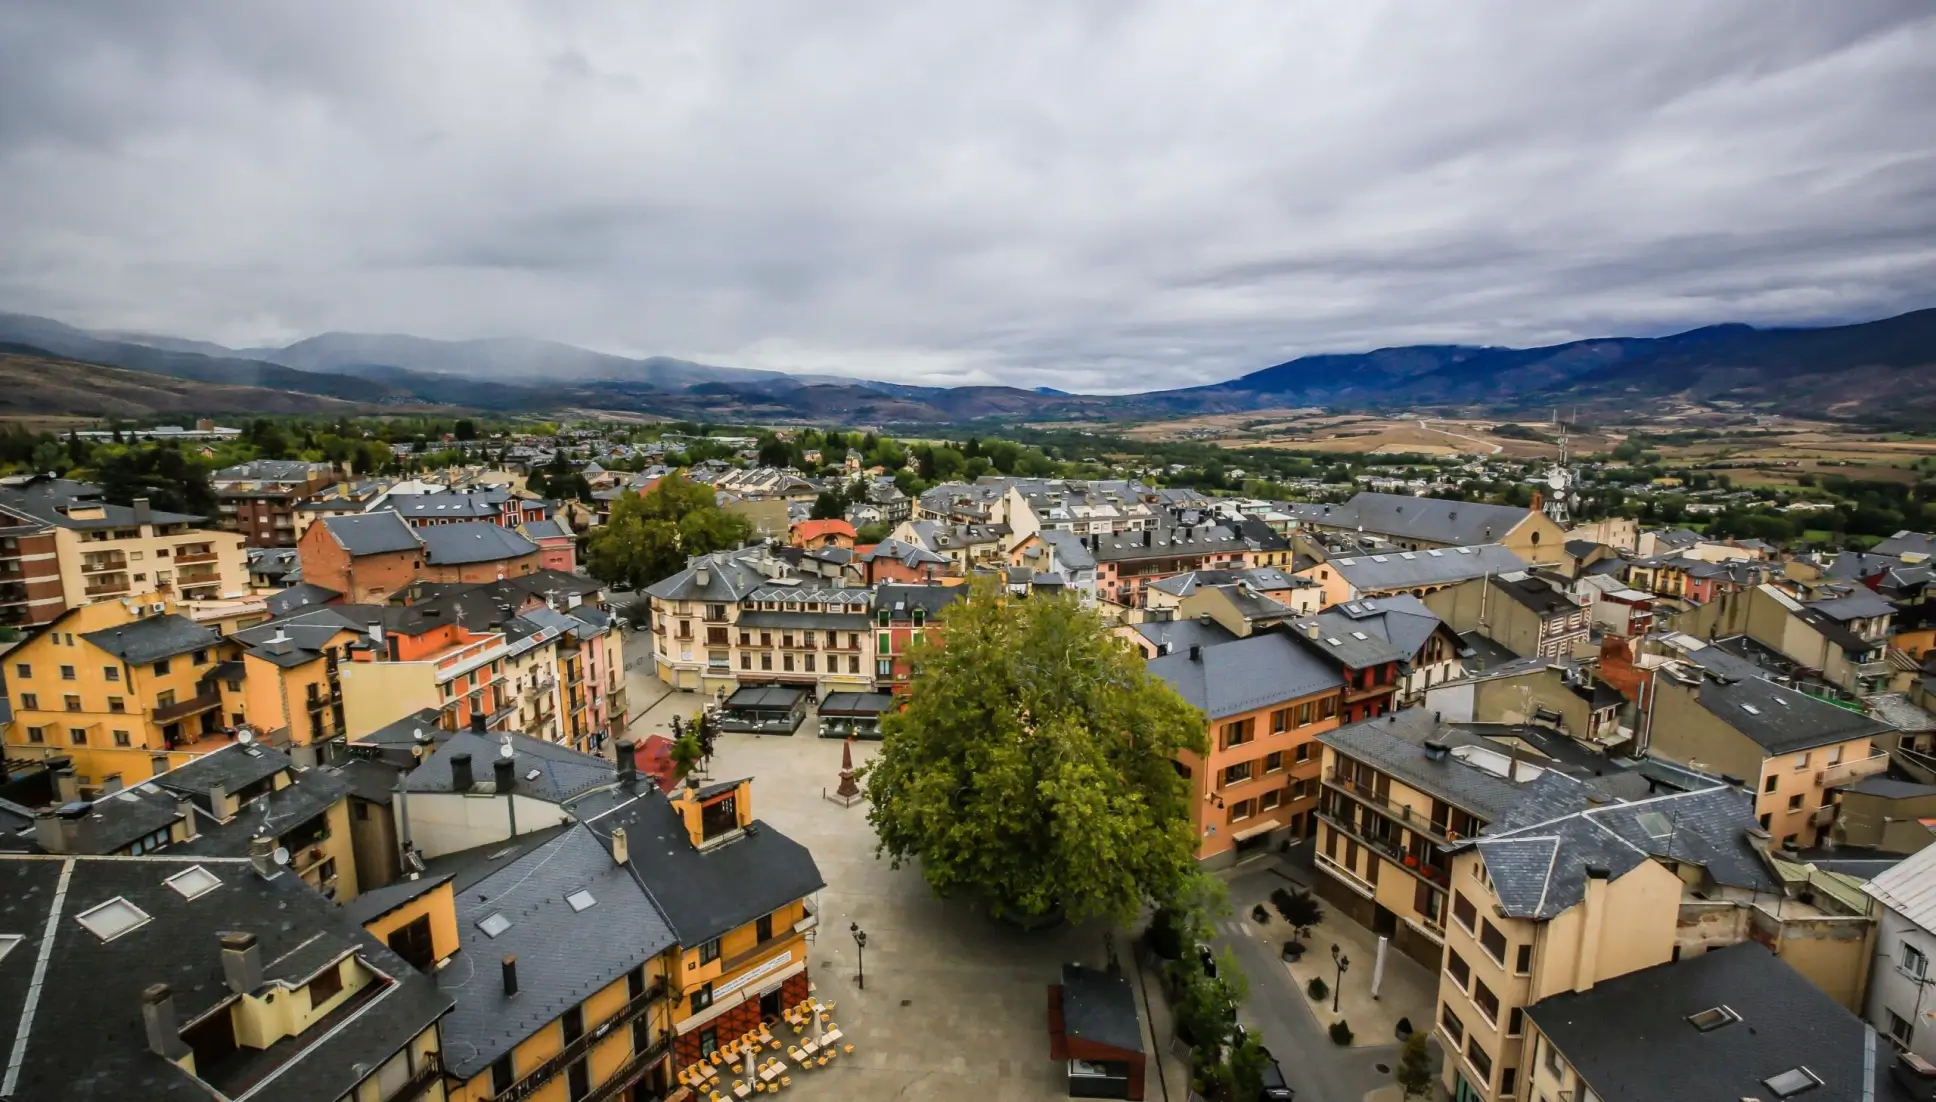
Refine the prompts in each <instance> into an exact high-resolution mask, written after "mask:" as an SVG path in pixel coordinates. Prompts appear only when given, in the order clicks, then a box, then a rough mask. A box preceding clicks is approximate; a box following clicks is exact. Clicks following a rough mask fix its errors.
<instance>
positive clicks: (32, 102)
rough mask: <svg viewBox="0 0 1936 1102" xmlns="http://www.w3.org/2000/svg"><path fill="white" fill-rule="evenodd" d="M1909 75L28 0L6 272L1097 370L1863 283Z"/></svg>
mask: <svg viewBox="0 0 1936 1102" xmlns="http://www.w3.org/2000/svg"><path fill="white" fill-rule="evenodd" d="M1932 102H1936V14H1932V12H1931V9H1930V8H1929V7H1928V6H1927V5H1926V4H1924V3H1921V2H1919V0H1902V2H1887V0H1843V2H1838V3H1835V4H1792V5H1781V6H1770V5H1768V4H1766V3H1764V2H1760V0H1714V2H1710V3H1705V4H1700V5H1685V4H1676V3H1671V2H1667V0H1645V2H1642V0H1599V2H1585V3H1578V4H1571V5H1562V6H1551V5H1527V4H1523V3H1508V2H1504V0H1497V2H1473V3H1466V4H1460V5H1438V6H1428V7H1424V8H1421V7H1419V6H1417V5H1414V4H1409V3H1396V2H1394V3H1359V4H1348V5H1338V4H1322V3H1316V2H1311V3H1284V2H1277V0H1254V2H1242V0H1238V2H1232V3H1227V4H1219V5H1214V6H1211V7H1205V6H1203V5H1193V4H1182V3H1115V2H1110V3H1103V2H1096V3H1067V4H1046V5H1045V4H1040V3H1025V2H1022V0H992V2H990V3H985V4H976V5H960V4H945V3H940V2H939V0H934V2H928V3H921V2H916V3H893V4H890V3H886V2H878V3H876V2H866V3H863V2H853V3H836V4H828V5H773V6H768V7H765V8H760V9H747V8H736V7H732V6H727V5H707V4H699V3H691V4H682V3H673V4H660V5H608V4H593V3H565V4H547V3H535V2H534V3H512V2H508V0H500V2H496V3H470V4H454V3H453V4H448V5H435V4H422V5H419V4H410V5H398V4H392V3H387V2H381V0H363V2H348V3H342V4H331V5H322V4H317V5H267V6H264V5H247V4H233V3H215V2H208V3H182V4H150V3H140V2H132V0H131V2H129V3H126V4H123V5H105V4H103V5H94V4H90V5H75V4H63V3H51V2H50V3H44V4H34V3H19V4H11V5H7V6H6V7H5V8H4V9H0V240H4V241H6V242H7V244H8V247H7V248H6V249H4V250H0V309H14V310H24V311H31V312H39V313H47V314H51V315H54V316H57V317H61V318H63V319H64V320H69V321H72V322H74V323H77V324H83V325H94V326H101V327H116V328H130V329H149V330H161V331H167V332H173V333H179V334H181V335H184V336H193V337H205V338H210V339H220V340H224V341H227V342H230V343H253V342H255V341H257V340H263V339H276V340H288V339H293V338H295V337H298V336H302V335H306V334H309V333H313V332H317V331H321V330H325V329H352V330H374V331H406V332H414V333H419V334H422V335H426V336H440V337H471V336H489V335H528V336H539V337H548V338H554V339H558V340H565V341H571V342H574V343H578V344H583V345H587V346H590V347H595V348H600V349H606V350H610V351H617V352H626V353H634V354H652V353H663V354H668V355H677V356H686V357H691V358H696V359H704V360H709V361H712V362H725V363H741V364H746V365H748V366H762V367H779V368H792V369H799V370H812V371H835V372H843V373H848V374H855V375H868V376H873V377H881V378H893V379H902V380H907V381H920V382H951V383H962V382H973V383H987V382H1006V383H1013V384H1016V385H1024V386H1036V385H1053V386H1058V387H1063V388H1066V389H1097V390H1133V389H1141V388H1145V387H1152V386H1173V385H1187V384H1190V383H1196V382H1205V381H1211V380H1213V379H1217V378H1224V377H1228V376H1231V375H1235V374H1239V373H1241V372H1243V371H1246V370H1252V369H1255V368H1258V367H1262V366H1265V365H1267V364H1270V363H1274V362H1278V361H1280V360H1283V359H1287V358H1289V357H1291V356H1295V355H1299V354H1303V353H1307V352H1315V351H1325V350H1349V349H1358V348H1368V347H1376V346H1380V345H1390V344H1400V343H1410V342H1415V341H1462V342H1475V343H1495V344H1503V343H1524V342H1529V341H1545V340H1563V339H1568V338H1571V337H1577V336H1590V335H1598V334H1604V333H1652V332H1665V331H1670V330H1672V329H1675V328H1679V327H1685V326H1690V325H1699V324H1706V323H1710V322H1715V321H1722V320H1746V321H1751V322H1757V323H1774V324H1779V323H1809V322H1820V321H1834V320H1849V319H1856V318H1862V317H1868V316H1879V315H1882V314H1886V313H1890V312H1895V311H1899V310H1903V309H1909V308H1914V307H1918V306H1924V305H1929V304H1930V303H1929V302H1928V301H1927V298H1926V296H1927V293H1928V292H1927V288H1929V287H1930V286H1931V285H1932V283H1933V282H1936V280H1932V277H1933V276H1936V158H1932V156H1931V155H1930V154H1929V153H1928V152H1927V141H1926V138H1925V136H1924V132H1925V131H1926V129H1927V119H1926V117H1925V116H1926V114H1927V105H1928V104H1930V103H1932ZM1919 295H1920V296H1924V297H1920V298H1919V297H1918V296H1919Z"/></svg>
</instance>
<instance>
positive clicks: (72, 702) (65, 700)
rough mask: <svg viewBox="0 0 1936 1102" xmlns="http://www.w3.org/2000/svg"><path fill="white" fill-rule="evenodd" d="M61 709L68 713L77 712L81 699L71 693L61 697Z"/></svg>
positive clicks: (79, 708)
mask: <svg viewBox="0 0 1936 1102" xmlns="http://www.w3.org/2000/svg"><path fill="white" fill-rule="evenodd" d="M61 707H63V708H66V709H67V710H68V711H70V712H78V711H80V710H81V698H80V697H78V696H75V695H73V694H71V693H70V694H68V695H67V696H64V697H61Z"/></svg>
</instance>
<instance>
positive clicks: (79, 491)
mask: <svg viewBox="0 0 1936 1102" xmlns="http://www.w3.org/2000/svg"><path fill="white" fill-rule="evenodd" d="M203 520H204V518H202V517H198V516H190V515H188V514H186V513H170V512H164V511H162V510H159V509H153V508H150V507H149V505H148V502H147V499H145V498H137V499H136V500H135V502H134V504H133V505H131V506H129V505H111V504H108V503H107V502H106V501H104V500H102V499H101V491H100V488H99V487H97V486H93V485H90V484H88V483H84V482H70V481H67V480H64V479H46V480H40V481H35V482H30V483H28V484H26V485H24V486H20V487H9V488H6V489H4V490H0V521H4V522H5V523H6V524H7V525H8V526H9V527H10V528H19V529H22V530H23V531H24V530H27V529H33V530H36V531H39V532H42V533H44V534H48V535H51V536H52V537H53V546H52V551H53V558H52V560H51V562H52V564H53V566H54V569H53V570H51V571H49V573H50V574H52V573H57V574H58V575H59V578H60V586H61V591H62V594H63V597H64V600H65V603H66V606H67V607H69V608H72V607H74V606H76V605H81V604H86V603H88V602H90V601H99V600H118V599H124V598H127V599H132V598H138V597H144V596H148V595H151V594H161V595H163V596H168V595H176V596H180V597H182V598H183V599H186V600H213V599H217V598H225V597H228V598H239V597H246V596H248V594H249V568H248V556H247V554H246V553H245V552H244V551H243V546H242V545H243V540H242V537H241V536H240V535H239V534H237V533H234V532H218V531H211V530H209V529H206V528H200V527H196V526H197V525H199V524H201V523H202V522H203ZM16 538H22V537H16ZM40 569H46V567H45V566H42V567H40ZM47 618H49V617H48V616H47V615H40V616H36V617H35V619H41V620H44V619H47Z"/></svg>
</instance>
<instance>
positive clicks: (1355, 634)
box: [1351, 631, 1371, 642]
mask: <svg viewBox="0 0 1936 1102" xmlns="http://www.w3.org/2000/svg"><path fill="white" fill-rule="evenodd" d="M1351 637H1352V638H1353V639H1357V640H1359V641H1361V642H1362V641H1363V640H1366V639H1369V638H1371V636H1369V635H1366V634H1365V633H1364V632H1362V631H1354V632H1352V633H1351Z"/></svg>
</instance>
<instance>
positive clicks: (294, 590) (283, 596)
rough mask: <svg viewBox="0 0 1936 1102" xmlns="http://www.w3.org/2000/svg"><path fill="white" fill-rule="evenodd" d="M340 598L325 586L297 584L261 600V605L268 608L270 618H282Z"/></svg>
mask: <svg viewBox="0 0 1936 1102" xmlns="http://www.w3.org/2000/svg"><path fill="white" fill-rule="evenodd" d="M341 596H342V594H341V593H338V592H336V591H335V590H333V589H330V588H328V587H326V586H320V585H316V584H314V583H312V582H299V583H297V584H296V585H292V586H290V587H289V588H287V589H279V590H277V591H275V592H274V593H271V594H269V595H268V596H267V597H265V598H263V603H264V604H265V605H267V606H268V609H269V615H270V616H274V617H283V616H287V615H289V614H290V613H292V612H299V611H301V610H302V609H304V608H309V607H311V606H315V605H326V604H328V603H330V602H331V601H334V600H336V599H337V598H338V597H341Z"/></svg>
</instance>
